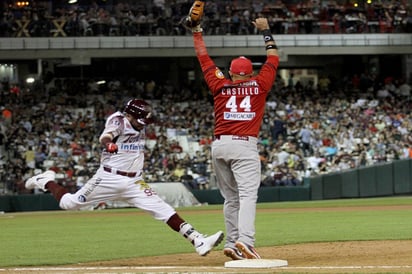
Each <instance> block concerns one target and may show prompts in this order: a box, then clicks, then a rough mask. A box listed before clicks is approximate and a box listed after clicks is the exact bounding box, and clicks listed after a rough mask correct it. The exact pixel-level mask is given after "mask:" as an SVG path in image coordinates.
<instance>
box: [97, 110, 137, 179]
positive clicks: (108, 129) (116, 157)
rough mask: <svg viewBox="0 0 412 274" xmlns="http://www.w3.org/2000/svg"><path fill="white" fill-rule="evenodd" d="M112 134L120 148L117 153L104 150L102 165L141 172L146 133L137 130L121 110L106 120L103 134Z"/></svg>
mask: <svg viewBox="0 0 412 274" xmlns="http://www.w3.org/2000/svg"><path fill="white" fill-rule="evenodd" d="M107 134H111V135H112V136H113V142H114V143H116V145H117V146H118V148H119V151H118V152H117V153H116V154H111V153H108V152H103V153H102V157H101V164H102V166H107V167H110V168H115V169H117V170H122V171H126V172H137V173H140V172H141V171H142V169H143V163H144V148H145V133H144V130H142V131H137V130H135V129H134V128H133V127H132V125H131V124H130V122H129V120H127V118H126V117H125V116H124V114H123V113H121V112H120V111H118V112H115V113H113V114H112V115H111V116H110V117H108V118H107V120H106V125H105V128H104V130H103V133H102V134H101V136H103V135H107Z"/></svg>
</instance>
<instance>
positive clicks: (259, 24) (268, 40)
mask: <svg viewBox="0 0 412 274" xmlns="http://www.w3.org/2000/svg"><path fill="white" fill-rule="evenodd" d="M252 23H253V25H254V26H255V27H256V29H257V30H259V31H260V32H261V33H262V34H263V40H264V41H265V46H266V55H267V56H269V55H276V56H278V47H277V46H276V42H275V39H273V36H272V33H271V31H270V27H269V23H268V19H267V18H257V19H256V20H255V21H252Z"/></svg>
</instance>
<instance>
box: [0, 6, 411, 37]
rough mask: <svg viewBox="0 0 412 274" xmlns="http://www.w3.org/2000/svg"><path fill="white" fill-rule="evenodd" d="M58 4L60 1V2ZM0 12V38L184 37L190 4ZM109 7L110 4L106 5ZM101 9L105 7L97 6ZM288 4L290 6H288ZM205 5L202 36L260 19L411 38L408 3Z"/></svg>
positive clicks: (300, 29) (275, 25)
mask: <svg viewBox="0 0 412 274" xmlns="http://www.w3.org/2000/svg"><path fill="white" fill-rule="evenodd" d="M63 2H64V1H63ZM90 2H91V4H89V5H79V4H73V5H69V4H67V3H66V2H64V4H63V3H62V2H61V1H53V3H52V2H51V1H50V3H51V4H50V5H51V6H42V5H41V4H36V2H35V1H31V5H30V6H28V7H24V8H16V7H14V6H13V5H12V4H9V3H8V1H2V6H0V9H1V10H0V37H1V36H2V37H50V36H109V35H110V36H136V35H139V36H149V35H186V34H187V30H186V29H185V28H184V27H183V26H182V25H181V24H180V22H181V20H182V18H183V17H184V16H185V15H186V14H187V11H188V10H189V8H190V6H191V4H192V1H189V0H182V1H165V0H153V1H150V0H147V1H127V0H124V1H116V2H115V4H97V2H96V1H90ZM109 2H110V3H112V1H109ZM102 3H105V2H102ZM291 3H294V4H291ZM354 3H355V2H351V1H321V0H311V1H298V4H296V3H295V1H287V0H283V1H282V0H277V1H264V0H240V1H207V2H206V9H205V11H206V14H205V17H204V21H203V23H202V25H203V28H204V30H205V33H206V34H208V35H240V34H243V35H247V34H254V31H255V29H254V27H253V25H251V24H250V21H251V19H252V18H257V17H260V16H265V17H267V18H268V19H269V21H270V25H271V30H272V33H274V34H297V33H300V34H310V33H387V32H402V33H404V32H409V33H410V32H412V12H411V7H410V6H409V4H408V1H397V0H383V1H372V2H371V3H368V2H367V1H359V3H358V5H357V6H355V5H354Z"/></svg>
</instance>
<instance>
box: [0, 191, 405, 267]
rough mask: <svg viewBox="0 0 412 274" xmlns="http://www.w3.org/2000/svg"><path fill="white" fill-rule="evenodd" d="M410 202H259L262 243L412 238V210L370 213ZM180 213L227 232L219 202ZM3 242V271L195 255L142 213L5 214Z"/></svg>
mask: <svg viewBox="0 0 412 274" xmlns="http://www.w3.org/2000/svg"><path fill="white" fill-rule="evenodd" d="M410 204H412V199H411V198H409V197H396V198H374V199H353V200H327V201H308V202H282V203H262V204H258V209H262V210H261V211H259V213H258V215H257V219H256V229H257V235H256V236H257V241H256V246H258V247H259V246H261V247H262V246H275V245H286V244H295V243H305V242H323V241H348V240H387V239H412V232H411V227H412V218H411V217H410V216H411V213H412V209H401V210H399V209H391V208H389V207H388V209H385V210H377V209H373V208H370V207H369V208H368V206H382V205H384V206H385V205H386V206H391V205H410ZM342 207H344V209H345V208H350V207H361V208H359V209H356V211H346V210H342ZM362 207H363V208H362ZM272 208H274V209H280V210H278V211H269V210H267V209H272ZM305 208H312V209H311V210H310V211H304V209H305ZM326 208H327V209H326ZM300 209H302V210H300ZM215 210H217V211H215ZM178 212H179V213H180V215H181V216H182V217H183V218H185V219H186V220H187V221H189V222H190V223H192V224H193V225H194V226H195V227H196V228H197V229H198V230H200V231H201V232H203V233H209V234H210V233H214V232H215V231H217V230H224V224H223V216H222V206H221V205H213V206H204V207H193V208H184V209H183V208H182V209H178ZM0 245H1V248H0V266H2V267H6V266H34V265H61V264H72V263H79V262H88V261H99V260H113V259H121V258H132V257H142V256H153V255H162V254H174V253H189V252H194V250H193V247H192V246H191V245H190V244H189V243H188V242H187V241H186V240H185V239H183V238H182V237H181V236H180V235H179V234H178V233H175V232H173V231H172V230H171V229H170V228H169V227H168V226H167V225H164V224H163V223H161V222H159V221H156V220H154V219H153V218H152V217H151V216H149V215H147V214H145V213H143V212H142V211H140V210H136V209H115V210H114V209H112V210H104V211H94V212H88V211H87V212H86V211H76V212H67V211H49V212H29V213H6V214H4V215H0ZM222 246H223V245H220V246H219V247H218V249H222Z"/></svg>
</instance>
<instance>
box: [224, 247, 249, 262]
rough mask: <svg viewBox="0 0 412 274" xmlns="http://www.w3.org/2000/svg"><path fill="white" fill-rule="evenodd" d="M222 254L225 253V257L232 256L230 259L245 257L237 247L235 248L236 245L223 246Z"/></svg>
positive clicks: (242, 258)
mask: <svg viewBox="0 0 412 274" xmlns="http://www.w3.org/2000/svg"><path fill="white" fill-rule="evenodd" d="M223 254H225V255H226V256H227V257H229V258H232V260H244V259H246V258H245V257H244V256H243V254H242V252H240V250H239V249H237V248H236V247H235V248H233V247H225V248H224V249H223Z"/></svg>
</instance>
